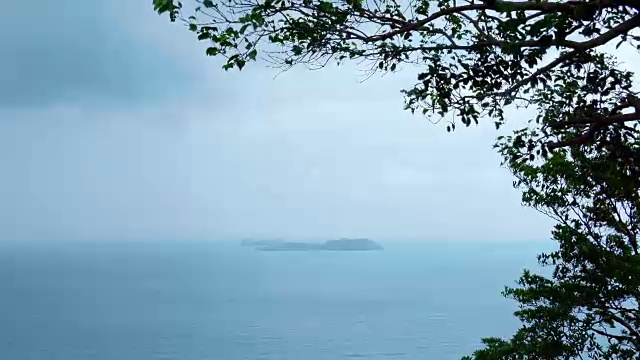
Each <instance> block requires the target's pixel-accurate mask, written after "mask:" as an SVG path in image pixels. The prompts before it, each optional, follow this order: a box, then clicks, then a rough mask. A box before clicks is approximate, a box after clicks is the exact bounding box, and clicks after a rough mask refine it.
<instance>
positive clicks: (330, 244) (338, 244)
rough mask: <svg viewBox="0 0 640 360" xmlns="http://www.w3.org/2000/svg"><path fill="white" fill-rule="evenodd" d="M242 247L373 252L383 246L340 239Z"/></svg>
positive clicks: (267, 242)
mask: <svg viewBox="0 0 640 360" xmlns="http://www.w3.org/2000/svg"><path fill="white" fill-rule="evenodd" d="M241 245H243V246H253V247H255V248H256V250H260V251H372V250H382V249H383V248H382V246H381V245H380V244H378V243H376V242H375V241H373V240H369V239H364V238H360V239H338V240H329V241H326V242H324V243H312V242H290V241H273V240H243V241H242V243H241Z"/></svg>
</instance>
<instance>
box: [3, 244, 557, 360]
mask: <svg viewBox="0 0 640 360" xmlns="http://www.w3.org/2000/svg"><path fill="white" fill-rule="evenodd" d="M383 244H384V245H385V247H386V249H385V251H381V252H269V253H263V252H257V251H253V250H251V249H248V248H242V247H239V246H238V245H237V244H236V243H234V242H177V241H176V242H158V243H151V242H147V243H121V242H120V243H93V244H91V243H52V242H50V243H44V244H43V243H39V244H35V243H30V244H15V243H4V244H0V359H2V360H85V359H96V360H147V359H148V360H160V359H164V360H173V359H175V360H208V359H211V360H241V359H242V360H244V359H250V360H279V359H282V360H325V359H326V360H329V359H335V360H340V359H352V360H353V359H385V360H391V359H403V360H404V359H406V360H414V359H429V360H430V359H458V358H460V357H461V356H462V355H466V354H468V353H469V352H471V351H472V350H473V349H475V348H476V347H477V346H478V343H479V339H480V338H481V337H484V336H489V335H497V336H501V335H502V336H505V335H508V334H509V333H510V332H511V331H513V330H514V329H515V328H516V326H517V322H516V320H515V318H513V316H512V315H511V313H512V311H513V310H514V309H515V307H514V306H515V305H514V303H512V302H511V301H509V300H506V299H503V298H502V297H501V296H500V294H499V293H500V291H501V290H502V289H503V287H504V285H511V284H513V282H514V280H515V279H516V278H517V276H518V275H519V273H520V271H521V270H522V269H523V268H525V267H531V266H534V265H535V254H536V253H537V252H538V251H539V250H540V249H541V248H544V247H545V245H546V246H547V247H548V244H547V242H544V241H543V242H540V243H535V244H519V245H514V244H512V245H508V246H500V245H492V244H489V243H480V242H475V243H449V244H446V243H428V244H425V243H422V244H416V243H413V244H412V243H393V242H385V243H383Z"/></svg>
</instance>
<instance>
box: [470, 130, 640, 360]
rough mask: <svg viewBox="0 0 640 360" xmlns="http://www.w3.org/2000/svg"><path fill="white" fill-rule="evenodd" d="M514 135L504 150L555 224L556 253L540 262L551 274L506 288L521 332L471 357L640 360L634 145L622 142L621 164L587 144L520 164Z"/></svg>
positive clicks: (532, 202) (639, 206)
mask: <svg viewBox="0 0 640 360" xmlns="http://www.w3.org/2000/svg"><path fill="white" fill-rule="evenodd" d="M517 136H520V135H519V134H515V135H514V136H512V137H508V138H503V139H501V140H500V141H499V143H498V148H499V149H500V151H501V153H502V155H503V156H504V158H505V161H506V164H507V166H508V167H509V168H510V169H511V171H512V172H513V173H514V174H515V176H516V179H517V180H516V182H515V185H516V186H518V187H520V188H522V189H523V190H524V192H523V202H524V203H525V204H526V205H528V206H532V207H534V208H536V209H538V210H539V211H541V212H543V213H544V214H547V215H548V216H551V217H552V218H554V219H555V220H556V221H557V225H556V226H555V229H554V231H553V239H554V240H555V241H557V242H558V245H559V246H558V250H557V251H554V252H551V253H548V254H541V255H540V256H539V257H538V260H539V262H540V263H541V264H542V265H544V266H552V267H553V275H552V276H551V277H550V278H547V277H544V276H541V275H537V274H533V273H531V272H529V271H525V272H524V274H523V275H522V276H521V277H520V279H519V281H518V285H519V287H516V288H507V289H506V290H505V291H504V295H505V296H507V297H510V298H513V299H515V300H516V301H517V302H518V303H519V305H520V309H519V310H518V311H517V312H516V315H517V316H518V318H519V319H520V320H521V321H522V327H521V328H520V329H519V330H518V331H517V332H516V333H515V334H514V335H513V337H512V338H510V339H508V340H504V339H498V338H488V339H484V343H485V348H484V349H481V350H479V351H477V352H475V353H474V355H473V356H472V357H467V358H465V359H467V360H471V359H475V360H490V359H495V360H497V359H584V358H590V359H640V307H639V304H640V255H639V254H638V239H637V237H638V236H639V230H640V216H639V211H640V194H639V193H638V189H639V188H640V168H639V167H638V164H639V163H638V157H637V156H638V155H639V154H640V147H639V145H640V144H639V143H638V139H637V138H636V137H627V138H622V139H618V140H619V141H620V142H619V143H618V144H617V146H616V147H615V148H616V149H617V150H620V151H626V152H627V154H625V155H624V156H620V155H619V154H618V155H617V154H612V153H609V152H607V151H602V150H601V149H598V148H597V147H587V146H585V145H582V146H580V147H578V146H574V147H572V148H571V149H561V150H559V151H556V152H554V154H553V155H551V156H550V157H549V158H548V159H547V160H546V161H543V162H538V163H536V164H533V163H531V162H525V161H522V160H521V159H522V156H521V154H520V153H519V151H518V149H517V148H516V147H514V146H513V142H514V137H517ZM629 159H631V160H629Z"/></svg>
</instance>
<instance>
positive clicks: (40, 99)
mask: <svg viewBox="0 0 640 360" xmlns="http://www.w3.org/2000/svg"><path fill="white" fill-rule="evenodd" d="M125 4H126V3H125V2H123V1H77V0H61V1H54V2H52V1H47V0H36V1H10V2H9V4H8V6H7V5H4V9H3V11H2V15H0V43H2V44H3V50H2V54H3V55H2V57H0V106H21V107H22V106H26V107H28V106H40V105H49V104H53V103H56V102H60V101H63V102H71V101H75V102H78V101H84V102H87V101H91V102H95V103H109V101H113V100H117V101H119V102H122V103H126V104H134V103H135V102H139V101H142V100H153V98H156V97H163V96H165V97H166V96H172V95H173V96H175V95H177V94H180V92H184V90H185V89H186V86H187V83H186V82H185V80H186V78H187V77H188V76H190V74H189V73H188V71H185V69H188V67H187V68H184V67H183V68H181V67H179V66H178V65H177V63H176V62H174V61H172V59H171V56H170V55H169V54H167V53H165V52H163V51H162V49H160V48H159V47H157V46H154V44H153V43H151V42H146V41H144V39H136V37H135V36H134V34H132V33H131V31H129V29H128V28H133V27H134V26H135V22H132V23H131V24H126V23H125V24H123V23H119V22H118V16H119V15H118V12H120V11H125V12H126V11H128V10H129V9H127V6H125ZM147 5H148V4H147ZM147 7H148V8H150V5H148V6H147ZM131 8H134V9H136V10H138V8H135V7H131ZM147 10H149V11H147V12H139V16H138V18H137V21H143V22H147V23H148V21H147V18H149V19H151V16H153V14H152V12H151V11H150V10H151V9H147ZM154 20H156V19H154ZM157 20H160V19H157ZM150 25H152V26H153V24H150Z"/></svg>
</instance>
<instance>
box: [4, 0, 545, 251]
mask: <svg viewBox="0 0 640 360" xmlns="http://www.w3.org/2000/svg"><path fill="white" fill-rule="evenodd" d="M3 6H4V7H5V8H4V9H3V11H2V13H0V43H2V44H3V51H2V54H3V55H2V56H1V57H0V165H1V166H2V173H1V176H0V238H1V239H9V240H23V239H33V240H51V239H74V240H75V239H86V240H115V239H117V240H122V239H125V240H129V239H131V240H134V239H142V240H151V239H228V238H241V237H245V236H246V237H285V238H327V237H338V236H368V237H372V238H377V239H387V240H390V239H424V240H443V239H444V240H534V239H544V238H548V236H549V231H550V228H551V222H550V221H549V220H547V219H546V218H545V217H544V216H542V215H540V214H538V213H537V212H535V211H533V210H530V209H525V208H522V207H521V205H520V195H519V193H518V192H517V191H516V190H514V189H512V188H511V182H512V179H511V175H510V174H509V173H508V172H507V171H506V170H505V169H502V168H500V167H499V162H500V159H499V157H498V156H497V155H496V154H495V153H494V150H492V148H491V145H492V144H493V141H494V138H495V137H496V136H497V135H498V133H497V132H496V131H495V128H493V125H492V124H490V123H486V124H485V125H484V126H480V127H473V128H471V129H461V131H456V132H455V133H453V134H448V133H447V132H446V131H445V129H444V126H443V125H439V126H436V125H433V124H431V123H429V122H428V121H427V119H426V118H423V117H420V116H417V115H416V116H412V115H411V114H410V113H408V112H405V111H403V110H402V96H401V94H400V92H399V90H400V89H402V88H403V87H409V86H411V85H412V83H413V81H414V77H413V71H414V70H411V69H408V71H406V72H403V73H400V74H395V75H393V76H386V77H384V78H373V79H370V80H368V81H366V82H361V80H363V77H362V75H361V74H360V73H359V72H358V71H356V70H355V69H354V68H352V67H344V68H330V69H325V70H323V71H321V72H309V71H306V70H304V69H299V70H293V71H290V72H288V73H285V74H282V75H280V76H279V77H277V78H276V79H274V75H275V74H276V72H275V71H274V70H270V69H267V68H265V66H264V64H250V66H248V67H247V68H245V70H243V71H242V72H237V71H232V72H224V71H223V70H221V69H220V64H219V62H217V61H215V59H212V58H207V57H205V56H204V53H203V51H202V50H203V49H202V46H201V44H198V43H197V40H196V39H195V37H194V36H193V35H192V34H191V33H189V32H188V31H186V30H185V29H184V28H183V27H182V26H181V25H178V24H171V23H169V21H168V20H167V19H166V18H164V17H162V18H161V17H158V16H157V15H156V14H155V13H154V12H153V9H152V6H151V0H140V1H125V0H114V1H83V0H58V1H48V0H35V1H28V2H27V1H21V0H9V4H8V8H7V5H6V4H5V5H3ZM525 118H526V117H525V116H523V115H522V114H516V115H514V116H513V119H512V120H514V121H516V122H517V121H520V122H521V123H522V121H523V120H524V119H525Z"/></svg>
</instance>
